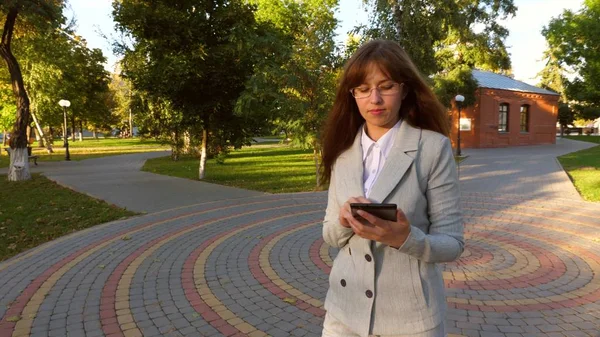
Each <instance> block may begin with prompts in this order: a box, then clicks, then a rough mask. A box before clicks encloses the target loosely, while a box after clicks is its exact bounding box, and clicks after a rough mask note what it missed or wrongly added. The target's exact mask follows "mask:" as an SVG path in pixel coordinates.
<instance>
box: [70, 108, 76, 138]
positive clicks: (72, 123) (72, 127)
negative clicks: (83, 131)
mask: <svg viewBox="0 0 600 337" xmlns="http://www.w3.org/2000/svg"><path fill="white" fill-rule="evenodd" d="M75 130H76V129H75V114H72V116H71V140H72V141H73V142H74V141H75Z"/></svg>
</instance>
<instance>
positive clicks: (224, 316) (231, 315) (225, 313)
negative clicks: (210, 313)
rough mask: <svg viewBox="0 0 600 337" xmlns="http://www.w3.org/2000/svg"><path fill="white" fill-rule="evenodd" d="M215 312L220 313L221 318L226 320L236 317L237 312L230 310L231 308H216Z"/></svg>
mask: <svg viewBox="0 0 600 337" xmlns="http://www.w3.org/2000/svg"><path fill="white" fill-rule="evenodd" d="M215 312H216V313H217V314H219V316H221V318H222V319H224V320H226V321H227V320H230V319H232V318H235V317H236V316H235V314H234V313H233V312H231V311H229V310H223V311H216V310H215Z"/></svg>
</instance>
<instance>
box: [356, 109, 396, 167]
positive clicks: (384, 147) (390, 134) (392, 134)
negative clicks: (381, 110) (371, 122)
mask: <svg viewBox="0 0 600 337" xmlns="http://www.w3.org/2000/svg"><path fill="white" fill-rule="evenodd" d="M401 123H402V119H400V120H399V121H398V122H397V123H396V124H394V126H392V128H391V129H389V130H388V131H387V132H386V133H385V134H384V135H383V136H381V138H379V140H378V141H377V142H375V141H373V140H372V139H371V138H369V136H368V135H367V132H366V131H365V125H364V124H363V126H362V127H361V146H362V150H363V151H362V159H363V161H364V160H365V159H366V158H367V156H368V154H369V150H370V149H371V147H372V146H373V145H374V144H375V143H377V144H379V148H380V149H381V154H382V155H383V157H384V158H387V156H388V154H389V153H390V149H391V148H392V144H394V139H395V138H396V134H397V133H398V130H399V129H400V124H401Z"/></svg>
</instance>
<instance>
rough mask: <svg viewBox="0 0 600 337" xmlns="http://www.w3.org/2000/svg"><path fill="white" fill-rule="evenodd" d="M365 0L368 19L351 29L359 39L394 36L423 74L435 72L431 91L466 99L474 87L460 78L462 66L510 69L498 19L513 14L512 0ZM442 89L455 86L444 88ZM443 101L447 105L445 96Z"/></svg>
mask: <svg viewBox="0 0 600 337" xmlns="http://www.w3.org/2000/svg"><path fill="white" fill-rule="evenodd" d="M365 2H366V3H367V4H369V5H370V6H371V8H372V13H373V14H372V16H371V19H370V21H371V22H370V25H369V26H368V27H359V28H358V29H357V31H358V32H362V33H363V34H364V38H365V39H370V38H385V39H391V40H395V41H398V43H400V45H401V46H402V47H403V48H404V49H405V50H406V51H407V53H408V54H409V55H410V56H411V58H412V59H413V61H414V62H415V64H416V65H417V67H418V68H419V70H420V71H421V72H422V73H423V75H425V76H426V77H429V76H435V77H437V79H436V80H435V81H434V83H435V84H436V85H442V86H438V87H435V90H436V92H438V93H440V94H442V95H444V96H448V97H450V96H454V95H456V94H458V93H461V94H463V95H464V96H465V98H466V102H474V94H475V92H474V91H470V90H471V89H472V86H473V84H474V80H471V81H469V80H465V78H466V77H468V76H466V77H465V70H466V71H468V69H472V68H474V67H477V68H480V69H483V70H490V71H495V72H508V70H509V69H510V58H509V55H508V52H507V51H506V46H505V45H504V40H505V39H506V37H507V36H508V30H507V29H506V28H504V27H503V26H502V25H500V24H499V22H498V21H499V20H501V19H505V18H507V17H510V16H514V14H515V13H516V10H517V8H516V7H515V6H514V4H513V0H473V1H468V2H460V3H459V2H456V1H446V0H365ZM463 66H466V67H463ZM458 68H460V69H461V70H457V69H458ZM459 73H460V74H461V75H460V76H457V75H458V74H459ZM450 82H454V83H453V84H449V83H450ZM461 83H462V84H464V85H461ZM448 88H452V90H455V91H453V92H444V91H445V90H447V89H448ZM444 103H445V104H446V106H449V103H450V101H448V100H445V102H444Z"/></svg>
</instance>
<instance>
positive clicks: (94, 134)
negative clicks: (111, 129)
mask: <svg viewBox="0 0 600 337" xmlns="http://www.w3.org/2000/svg"><path fill="white" fill-rule="evenodd" d="M92 136H94V139H98V134H97V133H96V128H94V130H92Z"/></svg>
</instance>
